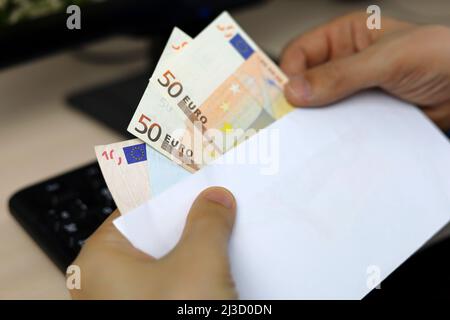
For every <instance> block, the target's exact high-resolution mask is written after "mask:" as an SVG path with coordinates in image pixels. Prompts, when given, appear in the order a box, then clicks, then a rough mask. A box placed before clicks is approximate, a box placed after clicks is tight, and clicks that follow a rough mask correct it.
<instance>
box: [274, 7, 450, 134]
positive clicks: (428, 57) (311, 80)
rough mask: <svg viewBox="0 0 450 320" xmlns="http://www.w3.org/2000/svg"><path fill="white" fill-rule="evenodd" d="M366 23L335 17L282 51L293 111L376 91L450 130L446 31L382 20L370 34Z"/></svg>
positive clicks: (449, 36)
mask: <svg viewBox="0 0 450 320" xmlns="http://www.w3.org/2000/svg"><path fill="white" fill-rule="evenodd" d="M366 19H367V14H366V13H352V14H350V15H347V16H344V17H341V18H338V19H336V20H334V21H331V22H330V23H328V24H325V25H323V26H320V27H318V28H316V29H314V30H312V31H310V32H308V33H306V34H304V35H301V36H299V37H298V38H296V39H294V40H293V41H292V42H291V43H290V44H289V45H288V46H287V47H286V48H285V50H284V52H283V55H282V58H281V67H282V69H283V70H284V71H285V72H286V73H287V74H288V75H289V77H290V82H289V84H288V85H287V86H286V88H285V94H286V97H287V99H288V100H289V101H290V102H291V103H292V104H294V105H297V106H308V107H309V106H311V107H312V106H321V105H325V104H328V103H331V102H334V101H336V100H339V99H341V98H344V97H346V96H348V95H350V94H352V93H355V92H356V91H359V90H362V89H366V88H370V87H380V88H382V89H384V90H385V91H387V92H389V93H391V94H392V95H395V96H397V97H399V98H401V99H404V100H406V101H409V102H412V103H414V104H417V105H419V106H420V107H421V108H422V109H423V110H424V112H425V113H426V114H427V115H428V116H429V117H430V118H431V119H432V120H433V121H435V122H436V124H437V125H438V126H440V127H441V128H442V129H445V130H448V129H450V58H449V57H450V28H447V27H443V26H416V25H413V24H409V23H406V22H401V21H397V20H394V19H389V18H386V17H383V18H382V29H381V30H369V29H367V27H366Z"/></svg>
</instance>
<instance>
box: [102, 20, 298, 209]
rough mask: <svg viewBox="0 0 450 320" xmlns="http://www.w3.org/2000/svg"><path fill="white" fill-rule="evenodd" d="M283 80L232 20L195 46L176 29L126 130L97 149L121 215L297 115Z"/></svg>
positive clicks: (204, 33) (205, 32)
mask: <svg viewBox="0 0 450 320" xmlns="http://www.w3.org/2000/svg"><path fill="white" fill-rule="evenodd" d="M286 82H287V78H286V76H285V75H284V74H283V73H282V72H281V70H280V69H279V68H278V67H277V65H275V64H274V63H273V62H272V61H271V60H270V59H269V58H268V57H267V56H266V55H265V54H264V53H263V52H262V51H261V49H260V48H259V47H258V46H257V45H256V44H255V43H254V42H253V41H252V40H251V39H250V37H249V36H248V35H247V34H246V33H245V32H244V31H243V30H242V29H241V28H240V27H239V25H238V24H237V23H236V22H235V21H234V20H233V18H232V17H231V16H230V15H229V14H228V13H227V12H224V13H222V14H221V15H220V16H219V17H217V18H216V19H215V20H214V21H213V22H212V23H211V24H210V25H208V26H207V27H206V28H205V29H204V30H203V31H202V32H201V33H200V34H199V35H198V36H197V37H196V38H195V39H192V38H191V37H189V36H188V35H187V34H186V33H184V32H183V31H181V30H180V29H178V28H174V30H173V31H172V34H171V35H170V38H169V40H168V42H167V44H166V47H165V49H164V51H163V53H162V56H161V58H160V60H159V62H158V64H157V66H156V68H155V70H154V72H153V75H152V76H151V77H150V80H149V83H148V86H147V88H146V90H145V92H144V94H143V96H142V98H141V101H140V102H139V105H138V106H137V109H136V111H135V113H134V116H133V118H132V119H131V121H130V123H129V126H128V129H127V130H128V131H129V132H130V133H131V134H132V135H134V136H135V137H136V139H132V140H126V141H121V142H116V143H112V144H108V145H100V146H96V147H95V152H96V155H97V159H98V162H99V164H100V168H101V170H102V173H103V176H104V178H105V180H106V183H107V185H108V187H109V189H110V191H111V194H112V196H113V198H114V200H115V202H116V204H117V207H118V208H119V210H120V212H121V213H122V214H126V213H127V212H129V211H131V210H132V209H134V208H136V207H139V206H140V205H142V204H143V203H145V202H146V201H148V200H149V199H151V198H152V197H155V196H156V195H157V194H158V193H160V192H162V191H164V190H166V189H167V188H168V187H170V186H171V185H172V184H175V183H176V182H178V181H179V180H181V179H183V178H184V177H186V176H187V175H190V174H192V173H194V172H196V171H197V170H199V169H201V168H202V167H204V166H206V165H208V163H210V162H211V161H214V160H215V159H217V158H218V157H220V155H222V154H224V153H225V152H226V151H228V150H230V149H231V148H233V147H234V146H236V145H237V144H239V143H240V142H242V141H243V140H245V139H247V138H248V137H250V136H251V135H253V134H255V133H257V132H258V130H260V129H262V128H265V127H266V126H268V125H269V124H271V123H272V122H274V121H276V120H277V119H279V118H281V117H282V116H283V115H285V114H287V113H288V112H289V111H290V110H292V106H291V105H289V103H288V102H287V101H286V100H285V98H284V94H283V87H284V85H285V83H286Z"/></svg>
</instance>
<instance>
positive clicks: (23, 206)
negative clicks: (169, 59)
mask: <svg viewBox="0 0 450 320" xmlns="http://www.w3.org/2000/svg"><path fill="white" fill-rule="evenodd" d="M70 4H77V5H79V6H80V8H81V29H80V30H69V29H68V28H67V27H66V20H67V18H68V16H69V14H67V13H66V8H67V7H68V6H69V5H70ZM370 4H378V5H379V6H380V7H381V14H382V17H383V16H392V17H396V18H399V19H404V20H408V21H412V22H416V23H419V24H428V23H433V24H446V25H450V1H446V0H440V1H439V0H429V1H423V0H390V1H363V0H361V1H358V0H352V1H351V0H347V1H345V0H313V1H306V0H303V1H302V0H272V1H269V0H266V1H264V0H217V1H207V0H172V1H167V0H152V1H147V0H97V1H95V0H79V1H69V0H34V1H31V0H30V1H28V0H0V146H1V148H2V151H1V155H2V156H1V158H0V177H1V179H0V261H1V263H0V298H7V299H13V298H26V299H30V298H40V299H53V298H57V299H60V298H61V299H65V298H68V294H67V292H66V288H65V281H64V275H63V273H62V272H61V271H63V270H64V269H65V267H66V266H67V264H68V263H70V261H71V260H72V259H73V257H74V256H75V255H76V254H77V252H78V251H79V249H80V247H81V246H82V244H83V241H84V239H85V238H86V237H88V236H89V234H90V233H91V232H92V230H94V229H95V228H96V226H98V224H99V223H101V221H102V220H103V219H104V218H105V217H106V216H107V215H108V214H109V213H110V212H111V211H112V210H113V209H114V203H113V201H112V199H111V197H110V195H109V193H108V190H107V188H106V186H105V184H104V181H103V180H102V178H101V174H100V173H99V171H98V167H97V166H96V164H95V161H94V159H95V155H94V149H93V146H94V145H98V144H108V143H112V142H115V141H119V140H123V139H124V138H126V137H128V134H127V132H126V126H127V124H128V121H129V119H130V118H131V114H132V113H133V112H134V109H135V108H136V106H137V104H138V102H139V99H140V97H141V96H142V93H143V91H144V89H145V87H146V85H147V82H148V79H149V78H150V75H151V73H152V70H153V68H154V65H155V63H156V62H157V59H158V58H159V55H160V53H161V50H162V48H163V46H164V44H165V41H166V40H167V37H168V35H169V34H170V32H171V30H172V28H173V27H174V26H178V27H180V28H182V29H183V30H184V31H186V32H187V33H188V34H190V35H191V36H193V37H194V36H195V35H196V34H197V33H198V32H199V31H200V30H201V29H203V28H204V27H205V26H206V25H207V24H208V23H209V22H210V21H211V20H212V19H213V18H214V17H215V16H216V15H217V14H219V13H220V12H221V11H223V10H228V11H230V13H231V14H232V15H233V17H234V18H235V19H236V20H237V21H238V23H240V25H241V26H242V27H243V28H244V30H246V31H247V33H248V34H249V35H250V36H251V37H252V38H253V39H254V40H255V42H256V43H258V44H259V46H260V47H261V48H262V49H263V50H265V51H266V52H267V53H268V54H269V55H270V56H271V57H272V58H274V59H275V60H276V59H277V58H278V56H279V54H280V52H281V50H282V48H283V47H284V46H285V45H286V43H287V42H288V41H289V40H290V39H292V38H293V37H295V36H296V35H298V34H300V33H302V32H304V31H306V30H308V29H310V28H312V27H314V26H317V25H319V24H322V23H324V22H326V21H328V20H330V19H331V18H333V17H336V16H339V15H343V14H345V13H347V12H349V11H353V10H363V11H365V10H366V8H367V6H368V5H370ZM19 190H20V192H18V191H19ZM11 213H12V215H11ZM68 225H71V226H72V227H71V228H66V226H68ZM73 226H75V227H73ZM68 229H70V230H68ZM447 229H448V228H447ZM447 235H448V231H447V230H444V231H443V232H442V233H441V234H440V235H439V236H438V238H436V241H435V242H434V243H435V244H434V245H432V246H430V247H428V249H425V250H423V251H421V252H419V253H418V254H417V255H416V256H414V257H413V258H411V259H410V261H408V262H407V263H406V264H405V265H403V266H402V267H401V268H400V269H398V270H397V271H396V272H394V274H393V275H392V276H391V277H389V278H388V279H387V280H386V282H385V283H383V286H384V287H385V288H387V289H386V290H379V291H383V293H379V292H375V293H373V294H371V295H370V297H369V298H370V299H386V298H389V297H391V298H392V297H394V298H395V297H410V296H414V297H418V296H419V297H420V296H421V295H423V296H428V297H430V296H436V297H442V296H446V297H448V292H449V291H450V274H448V271H446V270H449V269H448V266H449V263H448V258H447V256H448V252H449V247H450V245H449V243H448V242H449V241H448V240H447ZM411 279H414V280H413V281H411Z"/></svg>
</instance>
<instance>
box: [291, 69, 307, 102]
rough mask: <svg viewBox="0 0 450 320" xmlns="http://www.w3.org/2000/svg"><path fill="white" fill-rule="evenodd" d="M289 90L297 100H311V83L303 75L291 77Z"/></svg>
mask: <svg viewBox="0 0 450 320" xmlns="http://www.w3.org/2000/svg"><path fill="white" fill-rule="evenodd" d="M287 90H288V91H289V94H290V95H291V97H292V98H293V99H294V100H295V101H304V102H307V101H309V100H311V97H312V89H311V85H310V84H309V82H308V81H307V80H306V79H305V77H304V76H302V75H296V76H293V77H292V78H290V79H289V82H288V84H287Z"/></svg>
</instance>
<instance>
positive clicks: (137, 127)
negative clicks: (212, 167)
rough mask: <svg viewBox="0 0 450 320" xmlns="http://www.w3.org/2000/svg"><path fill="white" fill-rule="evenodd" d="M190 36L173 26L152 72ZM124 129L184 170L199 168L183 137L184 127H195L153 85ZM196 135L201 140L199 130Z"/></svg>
mask: <svg viewBox="0 0 450 320" xmlns="http://www.w3.org/2000/svg"><path fill="white" fill-rule="evenodd" d="M191 40H192V39H191V37H189V36H188V35H187V34H186V33H184V32H183V31H181V30H180V29H178V28H174V30H173V31H172V34H171V35H170V38H169V40H168V42H167V45H166V47H165V49H164V51H163V54H162V56H161V59H160V61H159V62H158V64H157V66H156V68H155V71H154V72H157V73H160V72H161V69H160V68H161V67H160V66H161V63H163V62H164V61H165V60H167V59H169V58H170V57H172V56H175V55H178V54H179V53H180V52H182V51H183V50H185V48H186V47H187V46H189V45H190V42H191ZM127 130H128V132H130V133H131V134H132V135H134V136H136V137H137V138H139V139H141V140H142V141H144V142H146V143H147V144H148V145H150V146H151V147H153V148H154V149H155V150H157V151H158V152H160V153H161V154H163V155H164V156H166V157H168V158H170V159H171V160H173V161H175V162H177V163H178V164H180V165H181V166H183V167H184V168H185V169H186V170H188V171H190V172H195V171H196V170H198V166H196V164H195V163H196V162H198V161H194V154H193V152H192V146H191V142H190V141H189V140H187V139H186V138H185V139H182V137H183V136H185V134H184V131H185V130H189V132H191V133H192V132H194V130H195V129H194V128H193V126H192V125H191V124H189V125H188V126H186V123H185V122H184V119H183V118H181V117H179V116H177V115H176V110H174V107H173V106H172V105H171V104H170V103H168V101H167V100H166V99H164V98H163V97H162V96H161V95H160V94H159V93H158V92H157V91H155V90H154V88H152V86H150V85H149V86H147V88H146V90H145V92H144V95H143V96H142V99H141V101H140V102H139V105H138V107H137V109H136V111H135V113H134V115H133V117H132V119H131V121H130V123H129V125H128V129H127ZM196 136H197V138H198V140H199V141H200V143H202V142H201V141H202V140H203V136H202V135H201V133H198V134H197V135H196Z"/></svg>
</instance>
